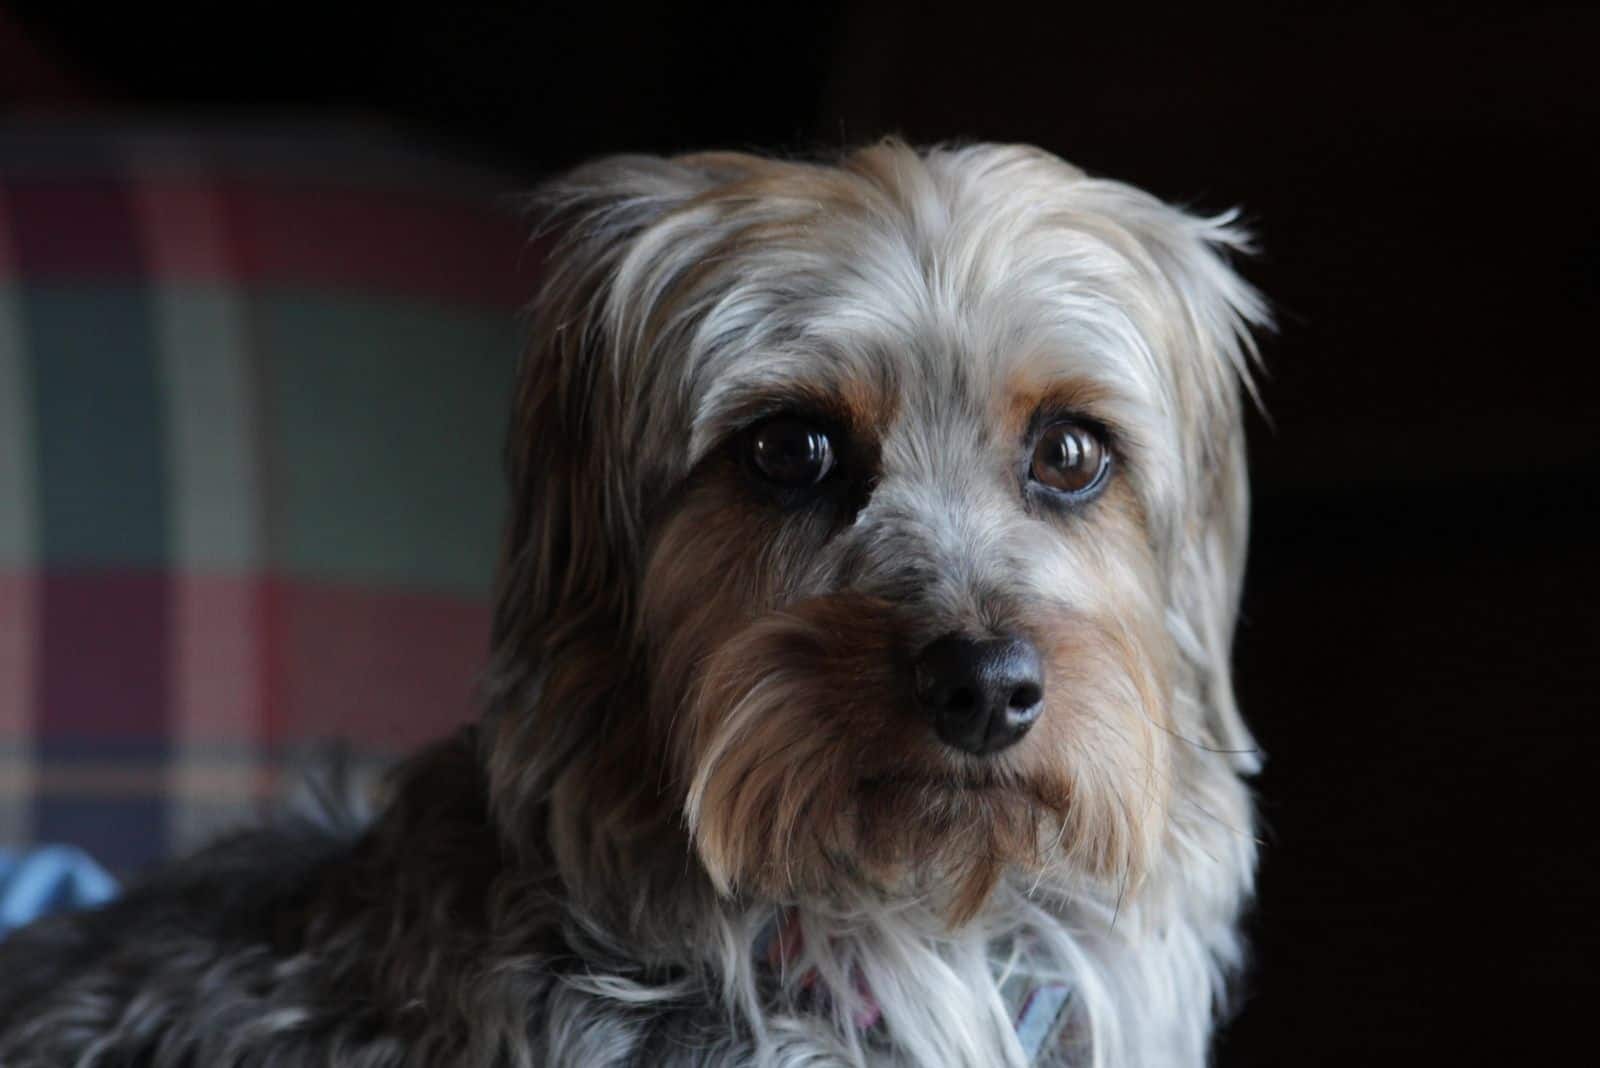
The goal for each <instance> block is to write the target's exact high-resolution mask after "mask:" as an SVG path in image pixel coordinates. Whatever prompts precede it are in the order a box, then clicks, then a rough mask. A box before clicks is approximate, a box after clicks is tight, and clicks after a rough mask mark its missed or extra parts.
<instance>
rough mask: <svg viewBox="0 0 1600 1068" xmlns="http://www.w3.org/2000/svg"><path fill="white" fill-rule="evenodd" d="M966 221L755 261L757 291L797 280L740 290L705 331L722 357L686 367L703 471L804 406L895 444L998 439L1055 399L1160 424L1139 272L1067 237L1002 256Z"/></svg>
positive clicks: (1157, 376)
mask: <svg viewBox="0 0 1600 1068" xmlns="http://www.w3.org/2000/svg"><path fill="white" fill-rule="evenodd" d="M959 222H960V220H953V221H952V222H951V223H950V224H949V225H948V226H947V227H946V228H945V229H944V230H943V231H941V232H940V233H939V234H936V235H929V234H922V233H918V232H917V231H916V230H914V229H912V228H909V227H907V228H905V229H902V230H894V229H892V228H889V227H883V228H879V229H877V230H873V231H868V232H865V233H861V232H855V233H850V234H849V235H848V236H849V239H848V240H837V241H836V242H833V243H830V242H828V241H826V240H822V241H819V242H818V244H819V248H818V249H814V250H813V251H812V254H811V255H807V256H786V255H785V252H784V250H782V249H778V248H773V249H763V250H751V251H747V252H745V253H744V256H745V263H744V264H743V267H744V269H745V270H746V271H747V272H748V273H749V274H750V276H751V277H767V278H772V277H776V276H781V277H782V279H783V282H782V285H781V286H766V287H762V286H758V285H751V286H750V287H748V289H746V290H745V291H743V292H740V291H739V289H738V288H737V287H736V288H735V290H734V294H733V296H734V299H730V300H725V301H723V302H721V303H720V304H719V305H717V306H716V307H714V308H713V309H711V311H710V312H709V313H708V314H707V316H706V319H705V321H704V322H702V324H701V325H700V328H699V330H698V335H699V336H700V337H701V338H716V339H718V344H715V345H702V346H698V347H697V348H698V351H694V350H692V351H691V359H690V360H688V361H687V362H686V364H685V366H684V367H683V378H682V383H681V385H682V394H683V395H684V396H685V398H686V399H687V400H688V401H689V404H688V406H687V413H686V414H688V415H689V418H690V426H689V432H690V454H691V455H690V460H691V462H693V461H694V460H697V459H698V458H699V457H700V456H703V455H704V454H705V452H706V451H707V450H709V449H710V448H711V447H713V446H714V445H715V443H716V442H717V441H718V440H720V439H722V438H723V437H724V436H726V434H728V433H729V432H731V431H732V430H734V429H736V428H737V427H738V426H740V425H741V424H742V423H744V422H747V421H748V420H749V419H750V418H751V417H752V415H754V414H759V413H762V412H766V411H770V410H772V409H774V408H781V407H783V406H785V402H786V401H788V400H791V399H794V400H802V399H816V398H825V399H826V400H828V401H829V402H830V403H831V404H832V405H834V406H842V407H844V408H847V409H848V410H849V412H850V413H851V415H852V417H853V421H855V422H856V423H857V424H858V425H864V426H867V427H872V428H875V429H876V431H877V432H878V433H880V434H886V433H887V432H888V431H889V430H890V428H891V425H900V426H906V427H915V426H919V425H920V426H929V427H937V426H949V425H950V424H951V423H952V422H953V421H956V420H964V421H966V422H980V423H986V424H989V425H990V426H992V427H995V428H997V429H998V428H1000V427H1005V426H1009V425H1011V424H1014V423H1015V422H1017V421H1018V420H1019V419H1021V418H1023V417H1024V413H1027V412H1030V411H1032V410H1033V409H1034V408H1036V407H1037V406H1038V405H1039V403H1041V402H1042V401H1043V400H1044V399H1046V398H1052V399H1056V400H1060V399H1061V398H1076V400H1077V401H1078V402H1080V403H1081V404H1083V405H1088V406H1092V408H1093V412H1092V414H1095V415H1097V416H1099V417H1101V418H1103V419H1105V420H1107V421H1108V422H1114V423H1117V424H1118V425H1124V426H1129V427H1136V426H1138V425H1140V424H1143V423H1147V422H1149V421H1151V419H1152V417H1153V416H1154V414H1155V413H1157V412H1158V411H1159V410H1160V408H1161V406H1162V405H1163V403H1164V395H1165V393H1166V391H1167V390H1168V388H1169V387H1168V384H1167V383H1166V381H1165V379H1164V375H1163V372H1162V369H1161V367H1160V364H1159V360H1158V357H1157V354H1156V353H1155V352H1154V351H1153V346H1152V341H1151V339H1149V338H1147V337H1146V336H1145V334H1144V333H1143V332H1141V330H1140V328H1139V309H1138V308H1135V307H1130V306H1129V305H1130V304H1131V303H1136V302H1137V301H1138V300H1139V299H1140V295H1139V294H1138V292H1137V291H1136V289H1135V287H1133V286H1132V285H1130V283H1129V272H1128V271H1127V269H1126V265H1125V264H1123V263H1121V262H1119V261H1118V259H1117V257H1116V256H1115V255H1114V254H1113V253H1111V252H1110V250H1108V249H1107V248H1105V247H1104V246H1100V245H1097V243H1096V242H1094V241H1093V240H1091V239H1088V238H1085V237H1083V236H1082V235H1073V234H1071V233H1065V232H1062V233H1056V234H1049V235H1045V234H1036V235H1033V236H1032V239H1031V240H1030V241H1029V242H1027V244H1028V245H1030V246H1031V248H1027V249H1019V248H1017V247H1013V248H1012V249H1011V250H1010V251H1009V253H1008V254H1005V255H999V254H997V253H995V251H994V250H992V249H989V248H988V247H987V245H988V244H989V243H990V242H995V241H1001V242H1003V241H1006V240H1008V239H1012V240H1014V239H1015V238H1014V235H1007V234H1006V233H1004V232H998V233H997V232H993V230H992V228H985V227H984V226H982V225H978V224H972V225H968V226H965V227H962V226H959V225H957V224H958V223H959ZM814 236H815V235H814ZM821 236H824V237H825V236H826V235H821ZM824 253H825V254H824ZM785 258H787V259H788V261H789V262H788V265H787V266H785V264H784V263H783V260H784V259H785ZM1091 401H1092V404H1091Z"/></svg>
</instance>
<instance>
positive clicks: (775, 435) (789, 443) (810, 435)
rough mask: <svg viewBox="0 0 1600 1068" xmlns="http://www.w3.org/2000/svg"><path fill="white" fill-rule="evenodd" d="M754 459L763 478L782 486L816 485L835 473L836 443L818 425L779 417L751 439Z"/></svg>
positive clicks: (752, 457) (756, 432) (759, 429)
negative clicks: (830, 473)
mask: <svg viewBox="0 0 1600 1068" xmlns="http://www.w3.org/2000/svg"><path fill="white" fill-rule="evenodd" d="M750 459H751V462H752V463H754V464H755V468H756V470H757V471H759V472H760V473H761V476H762V477H763V478H765V479H767V480H768V481H770V482H775V483H777V484H778V485H780V486H787V487H792V488H796V489H803V488H805V487H807V486H815V485H816V484H817V483H818V482H821V481H822V480H823V479H824V478H827V477H828V472H830V471H832V470H833V442H832V441H830V440H828V435H827V434H825V433H824V432H823V431H822V430H821V429H819V428H818V427H817V426H816V425H815V424H813V423H808V422H806V421H805V420H803V419H800V418H797V417H795V416H778V417H777V418H776V419H769V420H767V421H766V422H765V423H762V424H761V425H760V426H758V427H757V428H756V429H755V433H753V434H752V435H751V436H750Z"/></svg>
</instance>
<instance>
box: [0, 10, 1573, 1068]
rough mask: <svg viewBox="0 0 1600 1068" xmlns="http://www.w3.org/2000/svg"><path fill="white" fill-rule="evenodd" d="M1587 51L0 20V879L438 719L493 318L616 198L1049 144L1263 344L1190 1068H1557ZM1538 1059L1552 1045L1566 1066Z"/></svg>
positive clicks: (481, 574) (1566, 945)
mask: <svg viewBox="0 0 1600 1068" xmlns="http://www.w3.org/2000/svg"><path fill="white" fill-rule="evenodd" d="M1597 46H1600V15H1597V14H1595V13H1594V12H1593V11H1577V10H1561V9H1547V10H1540V9H1528V8H1524V9H1520V10H1518V11H1517V12H1516V13H1507V14H1502V15H1498V16H1490V15H1481V14H1480V15H1471V16H1469V15H1466V14H1462V13H1459V12H1455V11H1450V10H1446V9H1442V8H1441V9H1437V10H1431V11H1430V10H1412V11H1397V10H1393V9H1391V8H1389V7H1386V6H1374V7H1370V8H1369V7H1356V8H1349V9H1346V10H1345V11H1343V12H1342V13H1340V14H1330V15H1323V16H1317V17H1294V18H1292V17H1287V16H1283V15H1276V14H1260V13H1247V12H1242V11H1235V12H1228V11H1220V10H1212V9H1209V8H1208V9H1206V10H1204V11H1199V10H1192V11H1189V12H1187V13H1183V14H1170V13H1167V12H1159V11H1155V10H1150V11H1134V12H1128V13H1126V14H1123V15H1117V16H1112V15H1108V14H1106V13H1104V12H1102V11H1099V10H1095V11H1089V10H1086V9H1078V8H1076V7H1075V6H1073V5H1053V6H1050V7H1039V8H1024V7H1022V6H1017V5H1014V4H1011V3H1008V2H1004V0H998V2H992V3H984V4H981V5H967V6H950V7H939V6H928V5H906V6H897V5H894V4H887V3H860V4H844V5H839V4H829V3H817V4H812V5H807V6H806V7H805V8H804V9H794V10H785V11H782V12H776V11H769V12H764V13H763V12H759V11H758V10H757V5H739V6H733V5H729V6H726V7H722V8H716V7H703V8H697V9H693V10H691V9H689V8H675V7H670V6H668V5H659V6H656V7H654V8H648V9H645V8H640V9H632V8H622V7H619V6H618V5H616V4H611V3H605V2H593V3H587V4H574V5H562V6H555V5H542V4H525V5H518V6H514V7H513V6H509V5H508V6H506V7H503V8H494V9H486V10H475V9H473V8H470V7H467V6H462V5H455V6H451V7H449V8H448V9H446V8H443V7H440V8H438V9H435V10H431V11H422V10H419V11H414V12H413V11H406V10H398V9H390V10H385V11H383V13H382V14H381V15H380V16H372V17H356V16H354V15H351V16H341V15H338V14H337V13H335V12H333V11H332V10H330V9H329V8H328V7H327V6H322V7H316V8H306V9H303V10H301V11H299V12H295V11H293V10H291V6H290V5H279V6H276V7H273V8H271V9H270V13H267V9H263V12H262V13H259V14H251V13H249V12H248V11H245V10H244V9H240V8H235V7H228V8H225V9H224V8H215V9H209V10H208V12H207V13H205V14H194V13H185V14H182V15H179V14H176V13H170V14H163V13H161V12H159V11H154V10H151V9H150V8H149V7H148V6H144V5H141V6H139V7H137V8H123V9H121V10H120V13H119V12H118V11H114V10H108V9H105V8H100V7H96V8H92V9H91V8H90V7H88V6H87V5H84V6H80V7H78V8H77V9H76V10H75V9H74V5H70V4H59V3H57V4H49V5H46V4H5V3H3V2H0V108H3V109H4V113H5V118H4V122H3V123H0V844H15V843H22V842H26V841H30V840H53V841H74V842H78V843H80V844H84V845H86V846H88V847H89V848H90V849H91V850H92V851H93V852H95V853H96V855H98V856H101V857H103V858H104V859H105V860H106V862H107V863H108V864H110V865H112V866H113V867H114V868H116V869H117V870H119V871H132V870H136V869H137V868H138V867H140V866H142V865H144V864H146V863H149V862H151V861H152V860H154V859H156V858H158V857H160V856H162V855H164V854H165V853H167V852H169V851H171V850H173V849H176V848H183V847H186V846H187V845H188V844H190V843H192V842H194V841H196V840H198V839H199V838H201V837H203V836H204V835H205V834H207V833H210V831H211V830H212V829H214V828H216V827H218V826H223V825H226V824H228V823H229V822H232V821H236V820H237V819H239V818H242V817H243V816H245V815H248V813H249V812H251V811H253V810H254V808H255V807H256V806H257V805H258V804H259V803H260V802H261V801H262V800H263V799H264V798H266V797H269V796H270V795H271V794H272V793H273V792H274V791H275V790H276V789H277V788H278V785H279V784H280V783H281V782H282V780H283V778H284V774H285V769H287V768H291V767H292V766H293V765H294V763H295V761H296V760H297V754H298V753H300V752H302V751H303V749H304V747H305V746H307V745H310V744H312V743H314V742H316V741H317V740H318V739H320V738H323V737H326V736H328V735H330V734H335V733H338V734H344V735H347V736H349V737H352V738H353V739H355V741H356V743H357V745H358V748H359V751H360V753H361V754H362V755H363V756H365V757H366V758H368V759H371V760H373V761H381V760H382V759H384V758H385V757H386V756H388V755H389V754H392V753H394V752H398V751H400V750H403V749H404V748H406V747H408V746H410V745H412V744H415V742H417V741H418V740H420V739H422V738H425V737H428V736H430V735H433V734H436V733H439V732H442V731H443V730H445V729H448V727H449V726H450V725H452V724H454V723H457V722H460V721H461V720H463V719H465V718H466V717H468V716H470V715H471V680H472V677H473V673H474V671H475V670H476V668H477V666H478V665H479V664H480V663H481V661H482V657H483V652H484V645H485V640H486V638H485V636H486V618H487V616H486V608H485V602H484V596H485V593H486V589H487V582H488V578H489V573H490V568H491V566H492V561H493V557H494V547H495V537H496V524H497V519H498V512H499V508H500V488H499V485H498V460H497V451H498V446H499V435H500V432H501V428H502V427H503V425H504V408H505V405H506V386H507V384H508V382H509V376H510V374H511V368H512V363H513V361H514V359H515V354H516V339H517V331H518V326H517V322H516V311H517V308H518V305H519V303H520V302H521V301H522V300H523V299H525V297H526V295H527V290H528V286H529V285H530V284H531V281H530V277H529V275H530V272H529V266H528V264H527V262H526V260H527V256H526V255H525V253H524V248H523V241H524V236H525V235H524V234H523V232H522V229H521V225H520V223H519V222H518V220H517V218H516V216H515V213H514V212H513V211H511V210H510V209H509V207H508V204H507V202H506V201H505V200H504V199H503V198H504V195H505V194H506V193H508V192H511V191H514V190H517V189H519V188H526V187H527V186H528V185H529V184H530V183H532V182H534V181H536V180H537V179H538V178H539V177H540V176H542V175H546V174H549V173H551V172H553V171H555V170H557V169H559V168H562V167H565V166H567V165H569V164H572V163H574V162H577V161H579V160H581V159H583V158H586V157H588V156H592V155H595V154H599V153H605V152H612V151H622V150H629V151H657V152H671V151H678V150H683V149H689V148H701V147H713V146H716V147H730V148H760V149H769V150H770V149H776V150H781V151H789V152H800V153H812V152H818V151H821V152H827V151H831V150H834V149H837V148H839V147H841V146H844V145H848V144H853V143H856V142H859V141H861V140H865V139H870V138H874V137H876V136H879V135H881V134H884V133H899V134H902V135H904V136H905V137H907V138H909V139H911V140H913V141H916V142H926V141H932V140H939V139H949V138H958V139H982V140H1023V141H1031V142H1034V143H1037V144H1039V145H1042V146H1044V147H1045V148H1048V149H1050V150H1052V151H1055V152H1057V153H1059V154H1061V155H1063V156H1065V157H1066V158H1068V159H1070V160H1072V161H1074V162H1076V163H1078V164H1080V165H1081V166H1083V167H1085V168H1087V169H1088V170H1090V171H1093V172H1097V173H1102V174H1105V175H1108V176H1112V177H1116V178H1121V179H1124V180H1127V181H1131V182H1133V183H1135V184H1138V185H1141V186H1144V187H1146V188H1148V189H1150V190H1152V191H1153V192H1155V193H1157V194H1159V195H1161V196H1163V197H1165V198H1168V199H1172V200H1176V201H1179V202H1182V203H1185V204H1188V205H1192V206H1193V207H1195V208H1197V209H1200V210H1205V211H1215V210H1221V209H1224V208H1227V207H1230V206H1233V205H1241V206H1242V207H1243V208H1244V209H1245V212H1246V215H1247V218H1248V219H1249V220H1250V221H1251V224H1252V225H1253V227H1254V229H1255V230H1256V232H1257V233H1258V235H1259V239H1260V245H1261V254H1260V255H1259V256H1258V257H1256V258H1255V259H1254V260H1252V261H1250V262H1248V263H1247V264H1245V265H1244V271H1245V273H1246V274H1247V275H1248V276H1249V277H1250V278H1251V279H1252V280H1253V281H1254V282H1255V283H1256V284H1257V285H1259V286H1260V287H1261V288H1262V289H1263V290H1265V292H1266V293H1267V294H1268V295H1269V297H1270V298H1271V299H1272V301H1273V303H1274V305H1275V307H1276V309H1277V312H1278V316H1279V318H1280V321H1281V328H1280V330H1279V332H1278V334H1277V336H1276V337H1274V338H1272V339H1270V340H1269V341H1268V343H1267V345H1266V358H1267V363H1268V367H1269V373H1268V376H1267V378H1266V380H1265V382H1264V384H1263V395H1264V400H1265V406H1266V411H1267V416H1268V417H1267V418H1262V417H1260V416H1259V415H1258V416H1257V417H1256V418H1255V419H1254V422H1253V426H1252V428H1251V429H1252V468H1253V475H1254V485H1255V495H1256V505H1255V525H1254V532H1253V539H1252V549H1251V552H1252V556H1251V571H1250V577H1249V583H1248V588H1247V593H1246V602H1245V619H1244V623H1243V626H1242V629H1241V632H1240V635H1239V640H1238V652H1237V664H1238V671H1239V685H1240V689H1241V691H1242V695H1243V700H1244V703H1245V707H1246V711H1247V714H1248V716H1249V718H1250V719H1251V721H1252V723H1253V725H1254V727H1255V728H1256V731H1257V734H1258V737H1259V739H1260V741H1261V743H1262V745H1263V747H1264V748H1265V750H1266V752H1267V754H1268V758H1269V759H1268V763H1267V769H1266V771H1265V773H1264V774H1263V775H1262V777H1261V779H1260V783H1259V787H1260V797H1261V802H1260V804H1261V811H1262V814H1263V817H1264V820H1265V824H1266V828H1267V829H1266V839H1267V845H1266V849H1265V851H1264V854H1263V857H1264V859H1263V865H1262V873H1261V884H1260V901H1259V905H1258V908H1257V912H1256V914H1255V916H1254V917H1253V919H1252V921H1251V922H1252V928H1253V933H1254V940H1255V945H1256V964H1255V967H1254V970H1253V972H1252V973H1251V976H1250V978H1249V980H1248V982H1247V984H1246V986H1245V1000H1244V1013H1243V1015H1242V1016H1241V1017H1240V1018H1239V1020H1238V1021H1237V1022H1236V1023H1234V1024H1233V1025H1231V1026H1230V1027H1229V1028H1228V1029H1227V1030H1226V1032H1225V1033H1224V1035H1223V1037H1222V1040H1221V1042H1220V1046H1219V1052H1218V1061H1219V1063H1220V1064H1222V1065H1276V1064H1284V1063H1294V1064H1330V1065H1331V1064H1375V1063H1398V1062H1400V1061H1402V1060H1403V1061H1405V1062H1407V1063H1424V1064H1433V1063H1439V1064H1444V1063H1455V1064H1490V1063H1539V1062H1542V1061H1544V1060H1545V1059H1546V1054H1547V1053H1548V1052H1549V1050H1551V1049H1554V1048H1555V1047H1554V1043H1556V1042H1557V1040H1558V1036H1559V1034H1560V1033H1561V1031H1562V1030H1563V1029H1564V1026H1571V1025H1572V1024H1577V1025H1578V1026H1579V1027H1581V1026H1582V1025H1583V1023H1585V1022H1586V1021H1584V1019H1583V1017H1582V1016H1581V1015H1579V1014H1580V1013H1582V1012H1583V1011H1584V1010H1585V1008H1586V1005H1585V1003H1582V1002H1580V1000H1579V993H1580V991H1583V990H1584V989H1585V988H1586V987H1592V985H1593V982H1594V975H1595V967H1594V965H1593V951H1592V949H1591V948H1589V947H1590V946H1592V944H1593V943H1592V939H1593V937H1594V935H1595V933H1596V932H1595V928H1596V923H1595V920H1594V915H1595V909H1596V900H1597V896H1596V890H1597V886H1600V880H1596V878H1595V875H1594V870H1595V867H1596V864H1597V863H1600V855H1597V853H1600V851H1597V850H1596V847H1595V835H1594V832H1593V829H1592V828H1593V816H1594V804H1593V802H1592V801H1591V799H1590V795H1589V794H1588V793H1587V789H1588V788H1587V786H1586V785H1585V784H1586V783H1589V782H1590V781H1591V780H1590V778H1589V777H1590V776H1591V775H1594V774H1596V771H1597V770H1600V761H1597V757H1596V748H1595V744H1596V742H1600V729H1597V727H1596V721H1597V719H1600V698H1597V696H1596V695H1597V682H1600V671H1597V670H1596V663H1595V661H1596V654H1597V650H1600V608H1597V604H1600V566H1597V564H1596V559H1595V548H1596V545H1597V543H1600V519H1597V511H1596V509H1595V502H1596V499H1597V490H1600V474H1597V472H1600V464H1597V463H1596V461H1597V459H1600V427H1597V422H1600V406H1597V403H1596V393H1595V389H1594V387H1595V386H1596V384H1597V375H1596V371H1595V363H1596V358H1597V355H1600V351H1597V345H1596V326H1595V324H1596V322H1597V312H1600V308H1597V301H1596V297H1597V293H1600V213H1597V210H1596V190H1597V189H1600V165H1597V159H1600V156H1597V154H1596V152H1595V141H1596V131H1597V130H1600V121H1597V120H1600V91H1597V89H1596V82H1595V75H1594V56H1595V54H1596V51H1597ZM1575 1029H1576V1028H1575Z"/></svg>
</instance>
